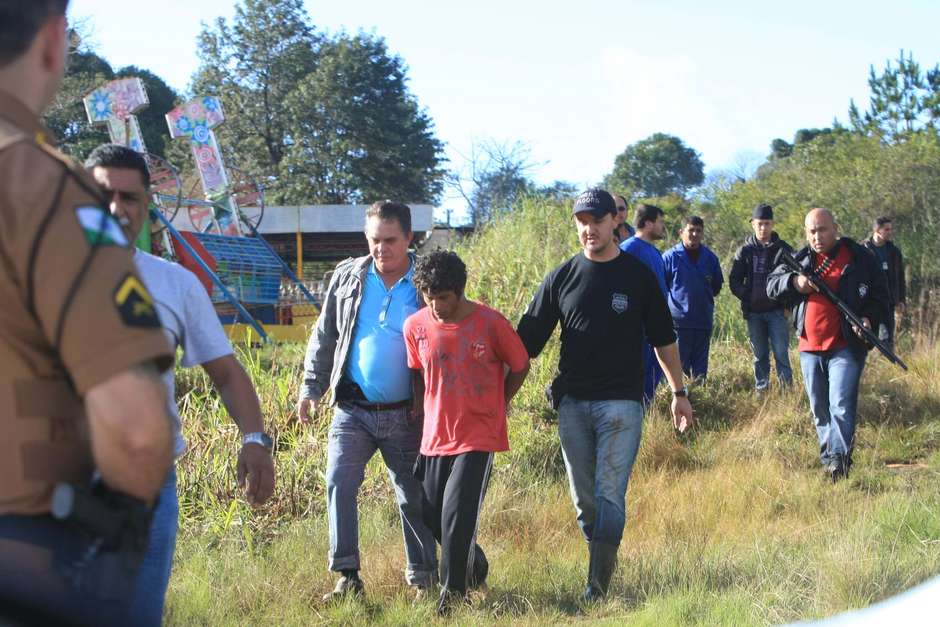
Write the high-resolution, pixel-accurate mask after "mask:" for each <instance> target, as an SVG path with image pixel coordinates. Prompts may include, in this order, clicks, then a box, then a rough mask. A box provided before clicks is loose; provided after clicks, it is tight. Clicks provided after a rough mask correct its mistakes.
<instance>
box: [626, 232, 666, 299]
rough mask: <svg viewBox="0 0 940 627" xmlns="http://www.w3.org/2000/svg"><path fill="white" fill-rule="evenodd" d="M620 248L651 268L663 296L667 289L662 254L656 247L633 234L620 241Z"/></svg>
mask: <svg viewBox="0 0 940 627" xmlns="http://www.w3.org/2000/svg"><path fill="white" fill-rule="evenodd" d="M620 250H622V251H623V252H625V253H628V254H631V255H633V256H634V257H636V258H637V259H639V260H640V261H642V262H643V263H644V264H645V265H646V267H648V268H649V269H650V270H652V271H653V274H655V275H656V281H657V282H658V283H659V289H661V290H662V291H663V296H665V295H666V294H667V293H668V290H666V270H665V268H664V267H663V256H662V255H661V254H659V249H658V248H656V247H655V246H653V245H652V244H650V243H649V242H647V241H646V240H643V239H640V238H639V237H637V236H636V235H634V236H633V237H631V238H629V239H625V240H624V241H622V242H621V243H620Z"/></svg>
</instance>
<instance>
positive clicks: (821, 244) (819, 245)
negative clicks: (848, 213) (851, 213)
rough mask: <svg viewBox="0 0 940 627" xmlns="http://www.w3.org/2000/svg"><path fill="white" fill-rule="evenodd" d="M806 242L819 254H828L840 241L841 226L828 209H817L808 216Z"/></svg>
mask: <svg viewBox="0 0 940 627" xmlns="http://www.w3.org/2000/svg"><path fill="white" fill-rule="evenodd" d="M803 225H804V226H805V227H806V241H807V242H808V243H809V245H810V248H812V249H813V250H814V251H816V252H817V253H828V252H829V251H830V250H832V248H833V246H835V245H836V242H837V241H838V239H839V224H838V223H837V222H836V216H835V215H834V214H833V213H832V212H831V211H829V210H828V209H823V208H822V207H817V208H815V209H812V210H810V212H809V213H807V214H806V220H804V222H803Z"/></svg>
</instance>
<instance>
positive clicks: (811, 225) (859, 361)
mask: <svg viewBox="0 0 940 627" xmlns="http://www.w3.org/2000/svg"><path fill="white" fill-rule="evenodd" d="M805 226H806V239H807V241H808V242H809V246H807V247H805V248H803V249H801V250H800V251H799V252H797V253H796V255H794V258H795V259H796V261H797V262H798V263H799V264H800V265H801V266H802V268H803V272H802V273H796V272H794V271H793V270H791V269H790V268H789V267H788V266H786V265H784V264H783V263H779V264H775V267H774V269H773V272H772V273H771V275H770V278H769V279H768V281H767V295H768V296H769V297H770V298H775V299H778V300H785V301H789V302H791V303H793V304H794V305H795V309H794V312H793V321H794V327H795V328H796V333H797V337H799V348H800V367H801V369H802V370H803V380H804V383H805V385H806V395H807V396H808V397H809V405H810V409H811V411H812V414H813V418H814V420H815V423H816V434H817V436H818V437H819V450H820V458H821V460H822V463H823V467H824V468H825V470H826V472H827V473H828V474H829V476H830V477H831V478H832V480H833V481H836V480H838V479H841V478H843V477H845V476H846V475H847V474H848V471H849V467H850V466H851V464H852V445H853V441H854V439H855V417H856V408H857V406H858V384H859V380H860V379H861V376H862V369H863V368H864V366H865V356H866V355H867V353H868V350H869V349H870V348H871V347H870V346H869V345H868V344H867V343H866V342H865V340H863V339H862V336H861V332H860V331H859V330H857V329H855V328H853V327H852V325H851V324H849V322H848V321H847V320H846V318H845V317H844V316H843V315H842V313H841V312H840V311H839V310H838V309H837V308H836V306H835V305H834V304H833V303H832V301H830V300H829V299H828V298H826V297H825V296H823V295H822V294H820V293H818V292H817V290H816V289H815V287H814V286H813V284H812V283H811V282H810V280H809V279H808V278H807V276H806V275H807V274H810V273H812V274H814V275H816V277H817V278H819V279H821V280H822V281H823V282H824V283H825V284H826V285H828V286H829V288H830V289H832V290H833V291H834V292H835V293H836V294H838V295H839V297H840V298H841V299H842V300H843V301H844V302H845V303H846V305H848V307H849V308H850V309H851V310H852V311H854V312H855V313H856V314H857V315H858V316H859V317H860V318H861V319H862V320H863V322H864V324H865V326H866V327H868V328H869V329H870V328H873V327H874V326H875V325H877V324H878V323H879V322H880V321H881V316H882V315H883V313H884V310H885V308H886V307H887V306H888V302H889V299H890V296H889V295H888V286H887V283H886V282H885V275H884V272H882V270H881V268H880V267H879V266H878V264H877V261H876V260H875V257H874V255H872V254H871V253H870V252H869V251H868V250H867V249H865V248H864V247H863V246H861V245H859V244H858V243H856V242H855V241H853V240H851V239H849V238H847V237H841V238H840V237H839V227H838V224H837V223H836V221H835V217H834V216H833V215H832V213H831V212H830V211H829V210H827V209H813V210H812V211H810V212H809V213H808V214H807V216H806V221H805ZM778 256H779V255H778Z"/></svg>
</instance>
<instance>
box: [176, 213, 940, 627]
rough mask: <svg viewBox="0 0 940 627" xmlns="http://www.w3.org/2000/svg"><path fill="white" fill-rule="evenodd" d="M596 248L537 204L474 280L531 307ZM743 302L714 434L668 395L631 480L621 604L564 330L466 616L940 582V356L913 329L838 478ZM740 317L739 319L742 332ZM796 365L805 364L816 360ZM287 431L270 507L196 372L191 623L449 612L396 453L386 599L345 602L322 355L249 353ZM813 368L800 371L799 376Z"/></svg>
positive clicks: (382, 546)
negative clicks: (402, 486) (404, 528)
mask: <svg viewBox="0 0 940 627" xmlns="http://www.w3.org/2000/svg"><path fill="white" fill-rule="evenodd" d="M575 250H577V242H576V239H575V234H574V229H573V226H572V225H571V223H570V217H569V213H568V210H567V209H566V208H565V207H563V206H560V205H553V204H550V203H542V202H538V201H536V200H528V201H525V202H524V203H523V204H522V205H521V207H520V209H519V211H517V212H516V213H514V214H512V215H510V216H507V217H506V218H505V219H504V220H502V221H501V222H499V223H498V224H496V225H495V226H493V227H491V228H489V229H486V230H484V231H482V232H480V233H478V234H477V235H475V236H474V237H473V238H472V239H471V240H469V241H468V242H466V243H464V245H463V246H462V247H461V248H460V253H461V255H462V257H463V258H464V259H465V261H467V264H468V269H469V272H470V276H471V284H470V286H469V288H468V289H469V293H470V295H471V296H472V297H473V298H478V299H480V300H483V301H485V302H487V303H488V304H490V305H491V306H494V307H496V308H498V309H500V310H501V311H503V312H504V313H505V314H506V315H507V317H509V318H510V319H511V320H517V319H518V318H519V316H520V315H521V313H522V311H523V310H524V309H525V306H526V305H527V303H528V299H529V298H531V295H532V293H533V292H534V291H535V288H536V287H537V285H538V283H539V282H540V281H541V279H542V277H543V276H544V275H545V274H546V273H547V272H548V270H549V269H551V268H552V267H554V266H555V265H557V264H558V263H560V262H561V261H562V260H563V259H565V258H566V257H567V256H568V255H570V254H573V253H574V251H575ZM733 305H734V303H733V302H732V301H730V300H727V299H726V300H721V299H720V300H719V314H718V316H719V318H720V319H721V320H724V322H720V323H719V328H721V329H726V330H724V331H722V332H721V333H720V334H719V337H718V338H717V341H716V342H715V345H714V350H713V356H712V372H711V373H710V380H709V382H708V384H707V385H704V386H698V387H695V388H693V391H692V400H693V405H694V407H695V410H696V415H697V418H698V425H697V426H696V428H695V429H693V430H692V432H691V433H689V434H686V435H682V436H677V435H676V434H675V432H674V431H673V430H672V428H671V426H670V424H669V421H668V420H667V417H666V416H667V410H668V408H667V403H668V393H667V391H666V390H663V389H661V390H660V396H659V397H658V398H657V400H656V404H655V406H654V407H653V409H652V410H651V412H650V414H649V416H648V417H647V420H646V423H645V427H644V428H645V433H644V436H643V442H642V446H641V449H640V454H639V457H638V459H637V464H636V467H635V470H634V475H633V478H632V480H631V483H630V490H629V492H628V495H627V497H628V521H627V529H626V533H625V536H624V541H623V544H622V546H621V550H620V556H619V557H620V566H619V569H618V572H617V575H616V576H615V579H614V583H613V586H612V594H611V596H610V599H609V600H608V601H606V602H604V603H601V604H599V605H596V606H592V607H584V606H582V605H581V604H580V603H579V601H578V598H579V595H580V592H581V589H582V586H583V582H584V578H585V569H586V562H587V556H586V553H587V551H586V546H585V543H584V541H583V540H582V539H581V536H580V532H579V531H578V528H577V525H576V524H575V520H574V513H573V508H572V506H571V503H570V499H569V496H568V493H567V484H566V480H565V475H564V466H563V464H562V460H561V453H560V449H559V445H558V436H557V432H556V428H555V417H554V415H553V413H552V412H551V411H550V410H549V409H548V408H547V404H546V402H545V399H544V395H543V390H544V387H545V385H546V384H547V383H548V382H549V381H550V380H551V377H552V375H553V373H554V370H555V367H556V365H557V356H558V346H557V342H556V341H554V340H553V342H551V343H550V344H549V346H548V347H547V348H546V351H545V354H543V355H542V356H541V357H540V358H539V359H538V360H536V361H535V362H534V363H533V368H532V373H531V374H530V377H529V379H528V380H527V382H526V385H525V386H524V388H523V389H522V391H521V392H520V394H519V396H518V397H517V400H516V401H514V403H513V407H512V409H511V411H510V416H509V424H510V443H511V446H512V451H511V452H509V453H505V454H501V455H498V456H497V465H496V469H495V471H494V475H493V480H492V483H491V488H490V492H489V494H488V495H487V499H486V502H485V505H484V512H483V517H482V521H481V529H480V542H481V544H482V545H483V546H484V548H485V549H486V551H487V554H488V555H489V557H490V562H491V567H492V568H491V577H490V580H489V584H490V592H489V594H488V596H487V597H486V598H485V599H484V600H481V601H478V602H477V603H476V605H475V606H474V607H473V608H470V609H466V610H462V611H461V612H459V613H458V614H457V615H456V617H455V619H456V620H457V621H458V622H460V623H477V624H479V623H495V624H501V623H510V622H512V623H519V624H544V623H557V622H567V621H576V620H583V619H585V618H586V619H590V620H595V621H598V622H602V623H604V622H606V623H610V624H622V623H623V622H625V621H628V622H631V623H633V624H638V625H646V624H650V625H653V624H655V625H660V624H684V625H697V624H702V625H713V624H728V625H744V624H768V623H778V622H784V621H792V620H798V619H804V618H814V617H822V616H826V615H830V614H832V613H834V612H838V611H841V610H845V609H848V608H853V607H860V606H865V605H867V604H869V603H872V602H874V601H877V600H879V599H882V598H885V597H887V596H890V595H893V594H896V593H898V592H900V591H902V590H905V589H906V588H908V587H910V586H912V585H914V584H916V583H918V582H920V581H922V580H924V579H926V578H928V577H930V576H933V575H936V574H938V573H940V516H938V514H937V512H938V511H940V509H938V508H940V494H938V491H937V489H936V485H937V480H938V474H940V422H938V421H937V418H938V416H940V398H938V392H937V391H938V389H940V366H938V363H940V349H938V348H937V347H936V345H935V344H933V343H932V342H931V341H928V340H925V339H921V338H922V337H926V336H918V337H916V338H911V337H904V338H902V340H901V352H902V353H903V354H904V356H905V358H906V359H907V361H908V363H909V365H910V366H911V371H910V372H909V373H902V372H901V371H899V370H897V369H896V368H894V367H893V366H891V365H890V364H888V363H887V362H886V361H885V360H883V359H881V358H880V357H878V356H876V355H874V354H873V355H872V356H871V357H870V358H869V364H868V367H867V368H866V372H865V376H864V380H863V387H862V394H861V397H860V408H859V414H860V427H859V431H858V436H857V445H856V464H855V466H854V467H853V473H852V476H851V477H850V478H849V480H847V481H845V482H842V483H840V484H837V485H832V484H830V483H828V482H826V481H825V480H824V478H823V477H822V475H821V472H820V471H819V469H818V461H817V455H818V449H817V446H816V443H815V433H814V430H813V427H812V424H811V422H810V419H809V417H808V408H807V403H806V401H805V398H804V395H803V393H802V390H801V389H800V388H798V387H797V388H794V389H789V390H785V389H777V388H773V389H772V390H771V392H770V393H769V394H766V395H763V396H756V395H755V394H754V393H753V392H752V391H751V386H752V379H751V376H752V375H751V362H750V360H751V357H750V352H749V350H748V348H747V347H746V345H745V344H743V343H741V341H740V338H741V337H742V332H741V327H740V322H739V321H738V318H739V316H737V314H736V312H735V310H734V309H733ZM722 325H723V326H722ZM792 356H793V358H794V364H793V365H794V366H796V365H797V364H796V359H795V357H796V355H795V354H793V355H792ZM239 357H240V359H241V360H242V362H243V363H244V364H245V365H246V367H247V369H248V371H249V374H250V376H251V377H252V379H253V381H254V382H255V385H256V387H257V389H258V392H259V395H260V397H261V401H262V407H263V410H264V412H265V416H266V418H267V422H268V426H269V430H271V431H272V433H273V434H274V436H275V438H276V440H277V446H276V463H277V469H278V481H277V492H276V494H275V497H274V498H273V499H272V501H271V502H270V503H269V504H268V505H266V506H265V507H263V508H261V509H258V510H251V509H250V508H249V507H248V506H247V505H245V504H244V502H243V501H242V500H240V499H239V498H238V495H237V494H236V491H235V488H234V485H235V470H234V464H235V457H236V453H237V436H236V429H235V427H234V425H232V424H231V422H230V421H229V420H228V418H227V417H226V416H225V415H224V410H223V409H222V408H221V406H220V404H219V401H218V399H217V397H216V396H215V395H213V394H208V393H206V392H205V390H208V389H209V382H208V380H207V378H206V377H205V375H204V374H202V373H201V371H198V370H192V371H180V372H179V373H178V381H179V385H178V393H179V394H180V395H181V400H180V409H181V412H182V415H183V416H184V426H185V432H186V435H187V437H188V439H189V442H190V449H189V451H188V452H187V453H186V455H185V456H184V457H183V459H182V460H181V462H180V494H181V502H182V514H181V531H180V539H179V547H178V551H177V560H176V564H175V567H174V575H173V579H172V581H171V587H170V595H169V599H168V614H167V618H168V621H169V622H170V623H171V624H180V625H190V624H204V625H244V624H278V625H281V624H283V625H311V624H336V623H342V624H366V623H370V624H371V623H380V624H389V625H405V624H409V625H410V624H415V623H421V622H433V621H434V620H436V619H435V618H434V612H433V609H434V606H433V603H432V602H427V603H422V604H419V605H418V606H417V607H412V606H411V603H410V601H411V599H410V596H409V592H408V590H407V589H406V588H405V586H404V582H403V576H402V570H403V568H404V558H403V550H402V539H401V528H400V523H399V520H398V514H397V510H396V507H395V505H394V496H393V493H392V490H391V488H390V486H389V482H388V479H387V477H386V476H385V472H384V468H383V466H382V465H381V462H380V460H378V459H376V460H373V462H372V463H371V464H370V466H369V468H368V470H367V475H366V481H365V484H364V485H363V489H362V493H361V495H360V515H361V520H360V536H361V552H362V557H363V576H364V579H365V582H366V586H367V598H366V601H365V602H363V603H355V602H350V603H346V604H340V605H338V606H334V607H330V606H325V605H323V604H322V603H321V602H320V600H319V599H320V596H321V595H322V594H323V593H325V592H326V591H328V590H329V589H330V587H331V586H332V583H333V577H332V575H331V574H330V573H328V572H327V571H326V552H327V548H328V540H327V527H326V514H325V511H324V505H325V497H324V478H323V473H324V468H325V463H326V454H325V446H326V432H327V428H328V425H329V420H330V414H329V411H328V409H327V408H321V409H320V410H318V412H317V414H316V420H315V423H314V424H313V425H312V426H311V427H307V428H301V427H300V426H298V425H297V424H296V423H295V422H294V421H293V419H292V411H293V404H294V399H295V398H296V396H297V392H298V385H299V381H300V378H301V361H302V347H300V346H290V345H281V346H274V347H268V348H265V349H263V350H254V349H250V348H244V347H242V348H239ZM795 370H796V371H797V372H798V371H799V369H798V368H795Z"/></svg>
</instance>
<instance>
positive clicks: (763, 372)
mask: <svg viewBox="0 0 940 627" xmlns="http://www.w3.org/2000/svg"><path fill="white" fill-rule="evenodd" d="M747 334H748V337H749V338H750V340H751V350H752V351H753V352H754V385H755V387H756V388H757V389H758V390H766V389H767V386H768V385H770V350H769V349H772V350H773V352H774V362H776V364H777V378H778V379H780V383H781V384H782V385H785V386H789V385H790V384H792V383H793V369H792V368H790V355H789V352H788V351H789V348H790V322H789V321H788V320H787V317H786V316H785V315H784V313H783V310H782V309H775V310H774V311H765V312H762V313H754V312H751V313H749V314H748V315H747ZM768 344H769V345H770V346H769V348H768Z"/></svg>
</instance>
